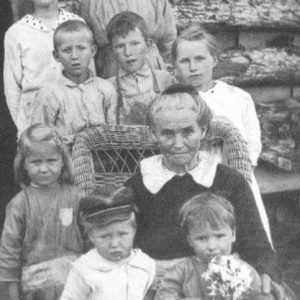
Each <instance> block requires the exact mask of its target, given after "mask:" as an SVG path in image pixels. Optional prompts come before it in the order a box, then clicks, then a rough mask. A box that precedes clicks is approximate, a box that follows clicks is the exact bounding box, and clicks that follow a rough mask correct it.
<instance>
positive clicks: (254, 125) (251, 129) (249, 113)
mask: <svg viewBox="0 0 300 300" xmlns="http://www.w3.org/2000/svg"><path fill="white" fill-rule="evenodd" d="M248 97H249V99H247V100H248V101H247V105H246V108H245V111H244V118H243V120H244V126H245V129H246V132H247V142H248V147H249V153H250V159H251V164H252V166H256V165H257V160H258V158H259V155H260V153H261V150H262V144H261V132H260V125H259V120H258V117H257V114H256V110H255V105H254V102H253V100H252V98H251V96H250V95H248Z"/></svg>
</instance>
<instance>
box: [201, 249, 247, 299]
mask: <svg viewBox="0 0 300 300" xmlns="http://www.w3.org/2000/svg"><path fill="white" fill-rule="evenodd" d="M202 277H203V279H204V280H205V282H206V283H207V284H208V289H209V295H210V296H222V297H230V298H231V299H232V300H237V299H238V298H239V297H240V296H242V295H243V294H244V293H247V292H248V291H249V289H250V286H251V282H252V277H251V269H250V268H249V267H248V266H247V265H246V264H242V263H241V261H240V260H239V259H238V258H237V257H236V256H233V255H226V256H225V255H224V256H218V257H216V258H214V259H213V260H212V261H211V262H210V263H209V265H208V269H207V271H206V272H205V273H203V274H202Z"/></svg>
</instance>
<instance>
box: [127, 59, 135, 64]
mask: <svg viewBox="0 0 300 300" xmlns="http://www.w3.org/2000/svg"><path fill="white" fill-rule="evenodd" d="M136 61H137V60H136V59H128V60H126V63H127V65H132V64H134V63H135V62H136Z"/></svg>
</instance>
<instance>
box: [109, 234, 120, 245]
mask: <svg viewBox="0 0 300 300" xmlns="http://www.w3.org/2000/svg"><path fill="white" fill-rule="evenodd" d="M119 245H120V238H119V237H118V236H113V237H112V238H111V241H110V246H111V247H112V248H117V247H119Z"/></svg>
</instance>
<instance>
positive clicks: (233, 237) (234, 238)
mask: <svg viewBox="0 0 300 300" xmlns="http://www.w3.org/2000/svg"><path fill="white" fill-rule="evenodd" d="M235 241H236V231H235V229H234V230H232V242H233V243H234V242H235Z"/></svg>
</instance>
